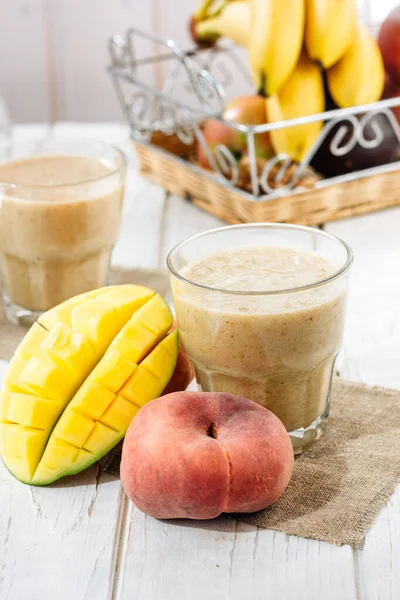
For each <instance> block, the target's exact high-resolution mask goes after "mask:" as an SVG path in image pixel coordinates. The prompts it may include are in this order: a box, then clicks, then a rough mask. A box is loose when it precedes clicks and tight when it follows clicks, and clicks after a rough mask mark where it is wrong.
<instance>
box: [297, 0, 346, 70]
mask: <svg viewBox="0 0 400 600" xmlns="http://www.w3.org/2000/svg"><path fill="white" fill-rule="evenodd" d="M356 28H357V5H356V0H306V26H305V43H306V49H307V53H308V56H309V57H310V58H311V59H312V60H315V61H316V62H318V63H319V64H320V65H322V66H323V67H324V69H328V68H329V67H331V66H332V65H334V64H335V63H336V62H337V61H338V60H339V59H340V58H342V56H343V55H344V54H345V52H346V50H347V48H348V47H349V46H350V44H351V42H352V41H353V39H354V35H355V33H356Z"/></svg>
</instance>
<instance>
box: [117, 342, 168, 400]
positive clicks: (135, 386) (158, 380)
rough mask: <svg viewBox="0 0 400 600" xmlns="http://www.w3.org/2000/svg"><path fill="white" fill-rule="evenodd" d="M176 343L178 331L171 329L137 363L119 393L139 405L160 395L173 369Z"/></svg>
mask: <svg viewBox="0 0 400 600" xmlns="http://www.w3.org/2000/svg"><path fill="white" fill-rule="evenodd" d="M177 344H178V333H177V331H173V332H172V333H170V334H169V335H168V336H167V337H166V338H165V339H164V340H163V341H162V342H160V343H159V344H158V346H156V347H155V348H154V350H153V351H152V352H150V354H149V355H148V356H146V358H145V359H144V360H143V361H142V362H141V363H140V364H139V365H138V367H137V368H136V369H135V371H134V372H133V375H132V377H130V378H129V379H128V381H127V382H126V384H125V385H124V386H123V387H122V388H121V390H120V392H119V393H120V395H121V396H122V397H123V398H125V399H126V400H128V401H129V402H133V403H134V404H136V406H139V407H141V406H144V405H145V404H146V403H147V402H149V400H152V399H153V398H157V397H158V396H160V394H162V392H163V391H164V389H165V387H166V385H167V383H168V382H169V380H170V379H171V376H172V373H173V371H174V369H175V364H176V359H175V362H174V360H173V357H174V356H175V349H176V347H177ZM166 365H172V370H167V369H166V368H165V367H166Z"/></svg>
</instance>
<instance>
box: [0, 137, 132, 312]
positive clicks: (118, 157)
mask: <svg viewBox="0 0 400 600" xmlns="http://www.w3.org/2000/svg"><path fill="white" fill-rule="evenodd" d="M125 174H126V159H125V156H124V154H123V153H122V152H121V151H120V150H118V149H117V148H115V147H113V146H111V145H109V144H104V143H101V142H95V141H93V142H92V141H83V140H65V141H52V140H49V141H46V140H38V141H35V142H33V143H30V144H18V143H13V144H10V145H9V146H2V148H1V149H0V279H1V280H2V290H3V297H4V300H5V304H6V310H7V315H8V317H9V319H10V320H13V321H17V322H21V321H22V322H26V323H27V324H29V322H31V321H33V320H35V319H36V317H37V316H38V315H39V314H40V313H41V312H43V311H45V310H48V309H49V308H51V307H53V306H55V305H56V304H59V303H60V302H62V301H64V300H67V299H68V298H70V297H71V296H75V295H77V294H80V293H83V292H87V291H90V290H92V289H96V288H98V287H102V286H105V285H107V282H108V275H109V264H110V256H111V251H112V248H113V246H114V244H115V241H116V239H117V235H118V231H119V226H120V221H121V211H122V202H123V196H124V184H125Z"/></svg>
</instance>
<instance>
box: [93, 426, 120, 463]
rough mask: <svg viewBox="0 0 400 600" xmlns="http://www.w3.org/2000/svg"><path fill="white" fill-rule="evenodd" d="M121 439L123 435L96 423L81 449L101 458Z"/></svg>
mask: <svg viewBox="0 0 400 600" xmlns="http://www.w3.org/2000/svg"><path fill="white" fill-rule="evenodd" d="M123 437H124V434H123V433H120V432H119V431H115V430H114V429H110V428H109V427H106V426H105V425H102V423H99V422H98V421H96V423H95V426H94V428H93V431H92V433H91V434H90V436H89V437H88V439H87V440H86V442H85V444H84V446H83V447H84V449H85V450H87V451H88V452H91V453H92V454H93V455H94V456H98V457H99V458H101V456H104V454H106V453H107V452H108V450H109V449H110V448H112V447H113V446H115V445H116V444H118V442H119V441H120V440H122V438H123ZM95 460H96V459H95ZM93 462H94V461H93Z"/></svg>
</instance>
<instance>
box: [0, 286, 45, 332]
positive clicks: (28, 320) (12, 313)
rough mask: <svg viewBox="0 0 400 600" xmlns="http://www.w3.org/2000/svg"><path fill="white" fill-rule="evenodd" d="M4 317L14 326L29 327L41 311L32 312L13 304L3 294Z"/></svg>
mask: <svg viewBox="0 0 400 600" xmlns="http://www.w3.org/2000/svg"><path fill="white" fill-rule="evenodd" d="M3 299H4V305H5V311H6V317H7V319H8V320H9V321H10V322H11V323H15V325H21V326H22V327H31V325H33V323H34V322H35V321H37V319H38V318H39V317H40V315H42V314H43V312H42V311H33V310H28V309H26V308H24V307H23V306H19V305H18V304H14V302H12V301H11V300H10V298H9V297H8V296H7V294H5V293H3Z"/></svg>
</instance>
